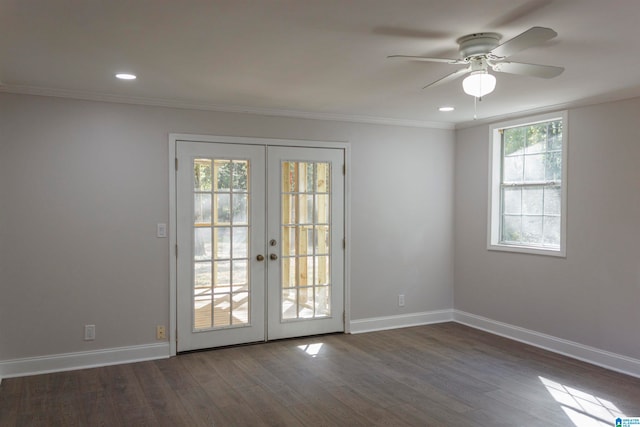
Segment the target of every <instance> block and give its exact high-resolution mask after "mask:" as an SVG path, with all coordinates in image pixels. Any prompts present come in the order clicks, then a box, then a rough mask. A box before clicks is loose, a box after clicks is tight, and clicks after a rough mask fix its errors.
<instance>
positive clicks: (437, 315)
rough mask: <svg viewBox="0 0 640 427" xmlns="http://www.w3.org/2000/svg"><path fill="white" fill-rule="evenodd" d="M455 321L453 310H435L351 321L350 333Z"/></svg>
mask: <svg viewBox="0 0 640 427" xmlns="http://www.w3.org/2000/svg"><path fill="white" fill-rule="evenodd" d="M451 321H453V310H435V311H425V312H422V313H410V314H399V315H396V316H384V317H370V318H368V319H358V320H352V321H351V328H350V332H351V333H352V334H361V333H364V332H373V331H383V330H386V329H398V328H407V327H409V326H420V325H429V324H432V323H442V322H451Z"/></svg>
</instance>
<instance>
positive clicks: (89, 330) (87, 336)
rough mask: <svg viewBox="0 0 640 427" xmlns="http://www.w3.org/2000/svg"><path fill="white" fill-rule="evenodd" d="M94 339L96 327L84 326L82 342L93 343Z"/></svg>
mask: <svg viewBox="0 0 640 427" xmlns="http://www.w3.org/2000/svg"><path fill="white" fill-rule="evenodd" d="M95 339H96V325H84V340H85V341H93V340H95Z"/></svg>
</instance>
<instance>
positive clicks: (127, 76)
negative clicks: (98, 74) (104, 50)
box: [116, 73, 136, 80]
mask: <svg viewBox="0 0 640 427" xmlns="http://www.w3.org/2000/svg"><path fill="white" fill-rule="evenodd" d="M116 77H117V78H119V79H120V80H135V79H136V76H135V74H128V73H118V74H116Z"/></svg>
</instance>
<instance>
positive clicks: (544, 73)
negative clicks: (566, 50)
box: [491, 61, 564, 79]
mask: <svg viewBox="0 0 640 427" xmlns="http://www.w3.org/2000/svg"><path fill="white" fill-rule="evenodd" d="M491 67H492V68H493V70H494V71H498V72H501V73H509V74H520V75H524V76H532V77H541V78H543V79H551V78H553V77H556V76H559V75H560V74H562V72H563V71H564V67H554V66H553V65H538V64H524V63H522V62H508V61H507V62H498V63H496V64H493V65H492V66H491Z"/></svg>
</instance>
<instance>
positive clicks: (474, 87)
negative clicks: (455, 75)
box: [462, 70, 496, 98]
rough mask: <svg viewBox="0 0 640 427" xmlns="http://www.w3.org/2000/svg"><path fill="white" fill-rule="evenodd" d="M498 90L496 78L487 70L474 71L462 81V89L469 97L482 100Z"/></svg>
mask: <svg viewBox="0 0 640 427" xmlns="http://www.w3.org/2000/svg"><path fill="white" fill-rule="evenodd" d="M495 88H496V77H495V76H493V75H491V74H489V73H488V72H487V70H479V71H473V72H472V73H471V74H469V76H467V77H466V78H465V79H464V80H463V81H462V89H463V90H464V93H466V94H467V95H471V96H475V97H476V98H481V97H483V96H485V95H487V94H490V93H491V92H493V90H494V89H495Z"/></svg>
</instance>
